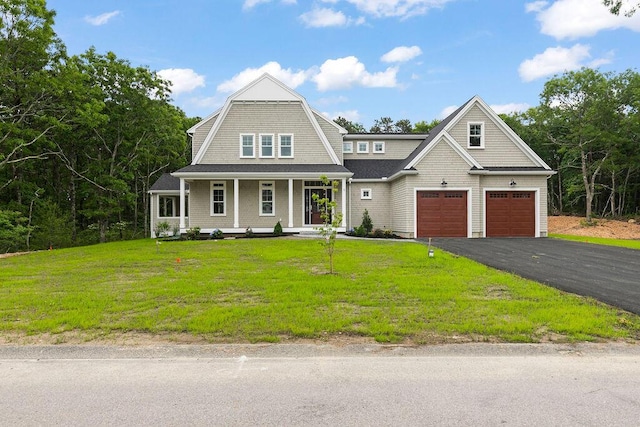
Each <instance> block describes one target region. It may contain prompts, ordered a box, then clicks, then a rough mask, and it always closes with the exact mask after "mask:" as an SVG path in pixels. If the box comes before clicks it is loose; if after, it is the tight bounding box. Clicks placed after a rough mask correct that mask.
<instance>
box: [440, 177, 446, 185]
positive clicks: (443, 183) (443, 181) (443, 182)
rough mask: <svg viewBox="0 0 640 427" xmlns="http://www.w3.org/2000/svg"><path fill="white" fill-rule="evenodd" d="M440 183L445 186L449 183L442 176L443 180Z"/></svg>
mask: <svg viewBox="0 0 640 427" xmlns="http://www.w3.org/2000/svg"><path fill="white" fill-rule="evenodd" d="M440 185H441V186H443V187H444V186H446V185H447V181H445V180H444V178H442V182H440Z"/></svg>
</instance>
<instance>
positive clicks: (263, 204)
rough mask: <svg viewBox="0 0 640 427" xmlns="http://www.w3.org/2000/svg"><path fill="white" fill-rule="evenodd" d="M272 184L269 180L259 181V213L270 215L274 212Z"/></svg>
mask: <svg viewBox="0 0 640 427" xmlns="http://www.w3.org/2000/svg"><path fill="white" fill-rule="evenodd" d="M273 203H274V184H273V181H270V182H260V215H264V216H272V215H275V213H274V206H273Z"/></svg>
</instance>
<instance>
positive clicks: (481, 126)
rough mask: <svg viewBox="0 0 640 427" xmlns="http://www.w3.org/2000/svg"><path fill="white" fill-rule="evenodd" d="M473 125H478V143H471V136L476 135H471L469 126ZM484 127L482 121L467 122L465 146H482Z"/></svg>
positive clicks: (475, 147) (480, 147)
mask: <svg viewBox="0 0 640 427" xmlns="http://www.w3.org/2000/svg"><path fill="white" fill-rule="evenodd" d="M474 125H480V145H471V137H472V136H478V135H471V126H474ZM484 129H485V124H484V122H468V123H467V148H470V149H475V150H478V149H483V148H484Z"/></svg>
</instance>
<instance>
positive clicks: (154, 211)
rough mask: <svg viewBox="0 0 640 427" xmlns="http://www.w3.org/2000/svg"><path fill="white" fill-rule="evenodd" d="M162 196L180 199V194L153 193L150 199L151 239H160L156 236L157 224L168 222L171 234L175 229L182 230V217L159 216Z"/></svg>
mask: <svg viewBox="0 0 640 427" xmlns="http://www.w3.org/2000/svg"><path fill="white" fill-rule="evenodd" d="M161 196H174V197H180V194H179V193H175V194H173V193H172V194H170V193H166V192H165V193H162V194H158V193H153V194H151V197H149V201H150V206H149V214H150V216H151V221H150V222H149V225H150V227H151V229H150V230H151V237H158V236H156V235H155V228H156V224H158V223H160V222H166V223H168V224H169V227H170V229H169V233H172V232H173V229H174V228H177V229H179V228H180V217H179V216H175V217H160V216H159V209H158V206H159V205H160V197H161Z"/></svg>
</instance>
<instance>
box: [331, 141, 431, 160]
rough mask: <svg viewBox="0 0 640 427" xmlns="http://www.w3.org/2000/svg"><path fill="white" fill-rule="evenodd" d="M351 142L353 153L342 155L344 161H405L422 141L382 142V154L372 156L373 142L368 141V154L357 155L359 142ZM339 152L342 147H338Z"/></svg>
mask: <svg viewBox="0 0 640 427" xmlns="http://www.w3.org/2000/svg"><path fill="white" fill-rule="evenodd" d="M345 140H347V141H352V140H349V139H348V137H347V138H345ZM352 142H353V153H351V154H350V153H346V154H344V158H345V159H373V160H375V159H398V160H400V159H406V158H407V157H408V156H409V154H411V153H412V152H413V150H415V149H416V148H417V147H418V145H420V143H421V142H422V141H416V140H389V141H384V145H385V147H384V154H374V153H373V141H369V153H360V154H358V153H357V151H358V142H359V141H352ZM340 152H342V147H340Z"/></svg>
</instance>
